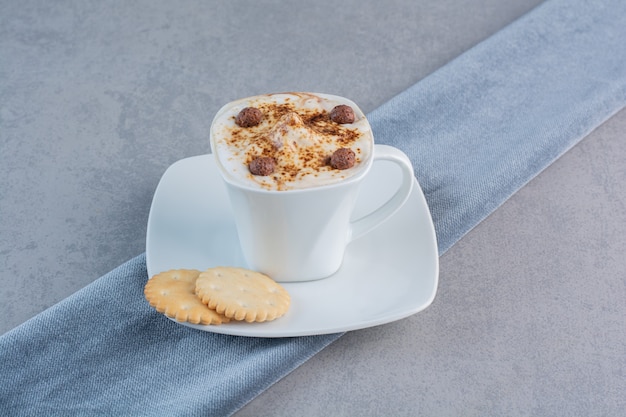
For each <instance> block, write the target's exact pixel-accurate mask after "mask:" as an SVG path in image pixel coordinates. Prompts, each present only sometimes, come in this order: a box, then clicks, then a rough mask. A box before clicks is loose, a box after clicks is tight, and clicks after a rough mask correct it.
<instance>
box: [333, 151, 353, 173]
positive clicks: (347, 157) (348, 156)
mask: <svg viewBox="0 0 626 417" xmlns="http://www.w3.org/2000/svg"><path fill="white" fill-rule="evenodd" d="M355 162H356V157H355V155H354V151H353V150H352V149H350V148H339V149H337V150H336V151H335V152H333V155H332V156H331V157H330V166H331V167H333V168H335V169H348V168H352V167H353V166H354V163H355Z"/></svg>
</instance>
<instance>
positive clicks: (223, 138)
mask: <svg viewBox="0 0 626 417" xmlns="http://www.w3.org/2000/svg"><path fill="white" fill-rule="evenodd" d="M211 145H212V148H213V149H212V151H213V153H214V154H215V155H216V157H217V160H218V162H219V163H220V164H221V166H222V168H223V169H224V170H225V171H226V172H227V174H228V176H229V178H230V180H232V181H236V182H238V183H240V184H242V185H245V186H249V187H253V188H260V189H265V190H276V191H283V190H293V189H303V188H311V187H317V186H323V185H329V184H333V183H337V182H339V181H342V180H344V179H346V178H349V177H352V176H354V175H357V174H359V173H361V172H363V171H364V170H366V169H367V167H368V165H369V164H370V162H371V159H372V158H371V156H372V152H373V146H374V141H373V137H372V132H371V128H370V125H369V122H368V121H367V119H366V118H365V115H364V114H363V112H362V111H361V110H360V109H359V108H358V107H357V106H356V105H355V104H354V103H352V102H351V101H349V100H347V99H345V98H343V97H338V96H332V95H327V94H313V93H279V94H266V95H260V96H255V97H250V98H246V99H241V100H238V101H235V102H232V103H229V104H228V105H227V106H224V107H223V108H222V109H221V110H220V111H219V112H218V113H217V115H216V116H215V119H214V121H213V125H212V127H211Z"/></svg>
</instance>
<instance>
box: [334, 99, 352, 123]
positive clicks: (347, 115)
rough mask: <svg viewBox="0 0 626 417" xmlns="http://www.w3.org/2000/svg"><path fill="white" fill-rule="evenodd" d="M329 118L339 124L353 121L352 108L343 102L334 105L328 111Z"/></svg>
mask: <svg viewBox="0 0 626 417" xmlns="http://www.w3.org/2000/svg"><path fill="white" fill-rule="evenodd" d="M330 120H332V121H333V122H335V123H339V124H345V123H354V110H352V107H350V106H347V105H345V104H340V105H338V106H335V108H333V109H332V110H331V111H330Z"/></svg>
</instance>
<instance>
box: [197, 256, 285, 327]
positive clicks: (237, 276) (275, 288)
mask: <svg viewBox="0 0 626 417" xmlns="http://www.w3.org/2000/svg"><path fill="white" fill-rule="evenodd" d="M196 295H197V296H198V297H200V299H201V300H202V302H203V303H204V304H206V305H207V306H208V307H209V308H210V309H214V310H215V311H217V312H218V313H220V314H223V315H225V316H226V317H229V318H231V319H235V320H239V321H247V322H249V323H251V322H264V321H271V320H274V319H277V318H278V317H281V316H282V315H283V314H285V312H287V309H288V308H289V304H290V302H291V298H290V296H289V293H288V292H287V290H285V288H283V287H282V286H281V285H280V284H278V283H277V282H276V281H274V280H273V279H271V278H270V277H268V276H267V275H265V274H262V273H260V272H256V271H251V270H248V269H245V268H236V267H215V268H209V269H207V270H206V271H204V272H202V273H201V274H200V276H198V279H197V280H196Z"/></svg>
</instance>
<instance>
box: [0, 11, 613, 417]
mask: <svg viewBox="0 0 626 417" xmlns="http://www.w3.org/2000/svg"><path fill="white" fill-rule="evenodd" d="M538 3H540V1H539V0H524V1H520V0H506V1H502V0H480V1H476V2H463V1H455V0H442V1H438V0H418V1H400V0H396V1H389V2H376V1H365V2H363V1H356V0H351V1H344V2H341V3H337V2H330V1H318V2H300V3H294V4H286V3H285V2H278V1H258V2H248V3H245V4H244V3H242V2H217V1H213V2H201V1H186V2H165V1H137V2H121V1H111V2H95V1H84V2H45V1H41V0H33V1H27V2H17V1H8V0H0V57H1V58H0V279H1V280H2V288H1V289H0V333H3V332H5V331H7V330H9V329H11V328H13V327H15V326H17V325H19V324H20V323H22V322H24V321H25V320H27V319H28V318H30V317H32V316H34V315H35V314H37V313H38V312H40V311H42V310H44V309H45V308H47V307H49V306H50V305H52V304H54V303H56V302H58V301H60V300H61V299H63V298H65V297H66V296H68V295H69V294H71V293H73V292H74V291H76V290H78V289H80V288H82V287H83V286H85V285H87V284H89V283H90V282H92V281H93V280H95V279H96V278H98V277H99V276H101V275H102V274H104V273H106V272H108V271H109V270H111V269H113V268H114V267H116V266H117V265H119V264H120V263H122V262H124V261H126V260H128V259H130V258H132V257H134V256H135V255H137V254H140V253H141V252H143V251H144V250H145V247H144V245H145V228H146V222H147V216H148V210H149V206H150V202H151V198H152V194H153V192H154V189H155V187H156V185H157V183H158V181H159V179H160V177H161V175H162V174H163V172H164V171H165V169H166V168H167V167H168V166H169V165H170V164H171V163H173V162H174V161H176V160H178V159H181V158H184V157H188V156H192V155H197V154H203V153H206V152H208V149H209V148H208V128H209V125H210V122H211V120H212V117H213V115H214V113H215V112H216V111H217V109H218V108H219V107H220V106H221V105H222V104H224V103H226V102H228V101H231V100H233V99H235V98H239V97H243V96H249V95H253V94H257V93H264V92H272V91H285V90H309V91H321V92H329V93H336V94H340V95H344V96H346V97H349V98H351V99H353V100H354V101H356V102H357V103H359V104H360V105H361V107H362V108H363V110H365V111H366V112H367V111H370V110H373V109H374V108H376V107H377V106H378V105H380V104H382V103H383V102H385V101H386V100H388V99H390V98H391V97H393V96H394V95H395V94H397V93H399V92H401V91H402V90H404V89H405V88H407V87H409V86H411V85H412V84H414V83H415V82H417V81H419V80H420V79H421V78H423V77H425V76H427V75H428V74H429V73H431V72H432V71H434V70H436V69H437V68H439V67H440V66H442V65H444V64H445V63H447V62H448V61H450V60H451V59H453V58H454V57H456V56H458V55H459V54H460V53H462V52H463V51H465V50H467V49H469V48H471V47H472V46H473V45H475V44H476V43H478V42H479V41H481V40H482V39H484V38H486V37H488V36H490V35H491V34H493V33H494V32H495V31H497V30H498V29H500V28H502V27H504V26H505V25H506V24H508V23H510V22H511V21H513V20H515V19H516V18H517V17H519V16H520V15H522V14H523V13H524V12H526V11H528V10H530V9H531V8H532V7H533V6H534V5H536V4H538ZM625 131H626V112H624V111H622V112H621V113H619V114H617V115H616V116H615V117H614V118H612V119H611V120H610V121H609V122H607V123H606V124H604V125H603V126H601V127H600V128H599V129H598V130H596V131H595V132H594V133H592V134H591V135H590V136H589V137H588V138H587V139H585V140H584V141H583V142H582V143H581V144H580V145H578V146H576V147H575V148H574V149H572V150H571V151H570V152H568V153H567V154H566V155H565V156H564V157H562V158H561V159H560V160H559V161H557V162H556V163H555V164H553V165H552V166H550V167H549V168H548V169H547V170H546V171H545V172H544V173H542V174H541V175H540V176H539V177H537V178H536V179H535V180H533V181H532V182H531V183H529V184H528V185H527V186H526V187H524V188H523V189H522V190H521V191H520V192H518V193H517V194H516V195H515V196H513V198H511V199H510V200H509V201H508V202H507V203H506V204H505V205H504V206H503V207H501V208H500V209H498V210H497V211H496V212H495V213H494V214H493V215H491V216H490V217H489V218H488V219H487V220H485V221H484V222H483V223H482V224H480V225H479V226H478V227H477V228H476V229H474V230H473V231H472V232H470V233H469V234H468V235H467V236H466V237H465V238H464V239H463V240H461V241H460V242H459V243H458V244H456V245H455V246H454V247H453V248H452V249H451V250H450V251H449V252H448V253H447V254H446V255H444V256H443V257H442V259H441V276H440V288H439V293H438V296H437V298H436V299H435V302H434V303H433V305H432V306H431V307H430V308H428V309H427V310H425V311H424V312H422V313H420V314H417V315H415V316H412V317H410V318H408V319H405V320H401V321H399V322H395V323H392V324H389V325H385V326H380V327H376V328H372V329H366V330H362V331H356V332H351V333H349V334H347V335H345V336H344V337H342V338H341V339H340V340H339V341H338V342H336V343H334V344H332V345H331V346H330V347H328V348H327V349H325V350H324V351H322V352H321V353H320V354H318V355H316V356H315V357H314V358H312V359H311V360H310V361H308V362H307V363H305V364H304V365H303V366H302V367H300V368H298V369H297V370H296V371H294V372H293V373H292V374H291V375H289V376H288V377H287V378H285V379H284V380H282V381H280V382H279V383H277V384H276V385H274V386H273V387H272V388H270V389H269V390H268V391H266V392H265V393H264V394H262V395H261V396H260V397H258V398H257V399H255V400H254V401H253V402H251V403H250V404H249V405H248V406H246V407H245V408H244V409H242V410H241V411H240V412H239V413H238V415H241V416H244V415H300V416H307V415H392V414H393V415H438V416H440V415H505V414H506V415H538V416H539V415H541V416H543V415H620V414H622V413H623V412H622V411H621V410H623V409H625V408H626V402H625V401H624V398H625V397H626V386H625V382H624V381H625V379H626V378H625V375H624V373H625V372H626V370H625V365H624V358H625V357H626V339H625V338H626V336H625V333H626V332H624V331H621V332H619V331H616V329H618V330H619V329H622V330H624V329H625V328H626V326H625V324H626V323H625V320H626V319H625V317H626V311H625V308H626V307H625V304H626V303H624V300H625V299H626V287H625V278H624V277H625V276H626V264H625V262H624V256H623V254H624V253H625V250H626V237H625V236H626V189H625V186H626V163H625V160H624V155H626V141H624V140H623V138H624V133H623V132H625Z"/></svg>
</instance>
